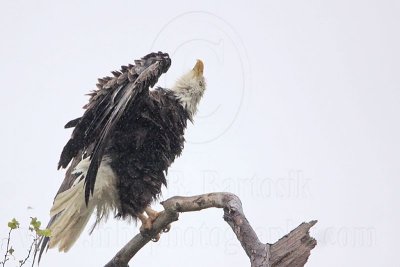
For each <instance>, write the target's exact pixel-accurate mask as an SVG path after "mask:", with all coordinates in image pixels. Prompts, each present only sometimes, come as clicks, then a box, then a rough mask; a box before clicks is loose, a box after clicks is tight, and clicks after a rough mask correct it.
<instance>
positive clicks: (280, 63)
mask: <svg viewBox="0 0 400 267" xmlns="http://www.w3.org/2000/svg"><path fill="white" fill-rule="evenodd" d="M399 14H400V3H399V2H398V1H361V0H360V1H355V0H353V1H343V0H339V1H259V2H258V3H257V2H254V1H243V2H240V3H235V4H234V3H233V2H229V3H228V2H225V3H224V4H222V3H217V1H197V2H196V3H185V4H183V3H182V2H179V3H178V1H165V2H164V3H158V4H156V3H155V2H153V1H150V2H147V3H145V1H140V2H139V1H113V3H111V1H110V2H107V3H106V2H102V1H86V2H85V3H83V1H64V3H61V2H60V1H57V2H56V1H4V0H3V1H1V3H0V25H1V27H0V35H1V41H0V59H1V60H0V78H1V89H0V100H1V105H0V120H1V124H2V126H1V135H0V137H1V138H0V147H1V156H0V168H1V170H2V175H1V178H0V179H1V194H0V203H1V212H0V225H3V226H1V227H0V236H1V237H6V235H7V227H6V223H7V221H9V220H10V219H11V218H13V217H16V218H17V219H19V220H20V221H21V224H22V226H24V227H25V226H27V224H28V219H29V216H37V217H39V219H41V220H42V221H43V223H45V222H47V220H48V216H49V215H48V212H49V209H50V206H51V203H52V199H53V197H54V194H55V193H56V191H57V190H58V187H59V185H60V184H61V181H62V179H63V175H64V172H63V171H57V170H56V164H57V162H58V157H59V154H60V152H61V150H62V147H63V146H64V144H65V143H66V141H67V139H68V137H69V135H70V131H69V130H64V129H63V126H64V124H65V123H66V122H67V121H68V120H70V119H74V118H76V117H78V116H80V115H81V114H82V109H81V107H82V106H83V105H84V104H85V103H86V101H87V97H86V96H84V94H86V93H87V92H88V91H89V90H90V89H94V87H95V83H96V81H97V78H98V77H102V76H105V75H108V74H109V73H110V71H111V70H115V69H118V68H119V66H120V65H122V64H127V63H130V62H132V61H133V59H136V58H140V57H141V56H144V55H145V54H147V53H148V52H151V51H158V50H162V51H164V52H168V53H170V55H171V57H172V60H173V63H172V66H171V68H170V70H169V72H168V73H167V74H166V75H165V76H164V78H162V79H161V80H160V82H159V84H160V85H162V86H170V85H171V84H172V83H173V82H174V80H175V79H176V78H177V77H178V76H179V75H181V74H182V73H183V72H184V71H186V70H187V69H189V68H191V67H192V66H193V64H194V63H195V60H196V59H197V58H201V59H203V60H204V62H205V76H206V78H207V81H208V89H207V91H206V94H205V97H204V99H203V100H202V102H201V105H200V110H199V114H198V116H197V117H196V119H195V124H194V126H193V125H190V126H189V129H188V130H187V133H186V137H187V140H188V142H187V144H186V147H185V150H184V153H183V155H182V157H181V158H179V159H177V160H176V162H175V163H174V164H173V166H172V168H171V169H170V175H169V178H168V180H169V188H168V189H167V190H166V189H164V191H163V192H164V197H168V196H172V195H177V194H180V195H193V194H200V193H205V192H211V191H230V192H233V193H236V194H238V195H239V196H240V197H241V199H242V201H243V205H244V209H245V212H246V215H247V217H248V219H249V221H250V222H251V223H252V225H253V226H254V228H255V229H256V231H257V232H258V233H259V235H260V237H261V239H262V241H264V242H270V243H273V242H275V241H276V240H277V239H278V238H280V237H281V236H282V235H284V234H286V233H287V232H288V231H290V230H291V229H292V228H294V227H296V226H297V225H298V224H300V223H301V222H303V221H309V220H312V219H318V220H319V222H318V224H317V225H316V226H315V227H314V228H313V230H312V235H313V236H314V237H316V238H317V240H318V246H317V247H316V248H315V249H314V250H313V251H312V255H311V257H310V259H309V262H308V264H307V266H398V265H397V264H398V263H396V262H398V261H397V260H395V257H394V255H397V253H398V239H399V238H400V234H399V231H398V229H397V227H398V225H399V224H400V219H399V218H400V217H399V214H398V207H399V206H398V203H399V201H400V197H399V193H398V190H399V189H398V188H399V185H400V183H399V179H398V178H399V173H400V164H399V160H400V157H399V151H400V142H399V136H400V127H399V115H400V113H399V112H400V106H399V101H400V86H399V84H400V75H399V70H400V68H399V67H400V65H399V64H400V63H399V62H400V52H399V47H400V37H399V26H400V16H399ZM28 206H29V207H32V209H28ZM221 217H222V211H221V210H207V211H203V212H197V213H193V214H184V215H182V216H181V219H180V221H179V222H177V223H174V224H173V226H172V230H171V232H170V233H168V234H165V235H163V236H162V238H161V240H160V241H159V242H158V243H154V244H150V245H148V246H146V247H145V248H144V249H143V250H141V251H140V252H139V254H138V255H137V256H136V257H135V258H134V261H133V262H132V265H135V266H144V265H145V264H149V266H156V265H163V266H185V265H188V264H189V265H190V266H248V259H247V256H246V255H245V254H244V252H243V251H242V249H241V247H240V245H239V243H238V241H237V240H236V239H235V237H234V235H233V233H232V232H231V230H230V228H229V227H228V225H227V224H226V223H225V222H224V221H223V220H222V219H221ZM137 232H138V229H137V227H135V226H134V225H133V224H128V223H126V222H123V221H117V220H114V219H110V220H109V221H108V222H107V223H106V224H102V225H101V226H100V227H99V228H98V229H96V230H95V231H94V233H93V234H92V235H91V236H89V235H88V231H87V230H85V231H84V233H83V234H82V236H81V237H80V239H79V240H78V242H77V243H76V244H75V246H74V247H73V248H72V250H71V251H70V252H68V253H67V254H64V253H58V252H57V251H55V250H52V251H49V252H48V253H47V254H46V255H45V256H44V258H43V261H42V265H41V266H43V267H46V266H103V265H104V264H105V263H106V262H108V260H109V259H110V258H111V257H112V256H113V255H114V254H115V253H116V251H117V250H118V249H119V248H120V247H121V246H123V245H124V244H125V243H126V242H127V241H128V240H129V239H130V238H131V237H133V235H134V234H135V233H137ZM13 241H14V242H15V244H14V246H15V247H16V250H17V251H16V253H17V255H20V257H19V258H22V256H23V255H25V253H24V249H25V248H26V247H28V243H27V238H26V233H25V230H23V229H21V230H19V231H17V232H15V236H14V238H13ZM3 250H4V245H3ZM3 250H1V251H3ZM9 266H14V265H12V264H9Z"/></svg>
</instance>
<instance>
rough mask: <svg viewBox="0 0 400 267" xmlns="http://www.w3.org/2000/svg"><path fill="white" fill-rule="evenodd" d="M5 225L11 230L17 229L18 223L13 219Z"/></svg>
mask: <svg viewBox="0 0 400 267" xmlns="http://www.w3.org/2000/svg"><path fill="white" fill-rule="evenodd" d="M7 225H8V227H9V228H10V229H12V230H13V229H17V228H18V227H19V222H18V221H17V220H16V219H15V218H13V219H12V220H11V221H10V222H8V224H7Z"/></svg>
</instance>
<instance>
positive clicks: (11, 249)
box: [8, 247, 15, 255]
mask: <svg viewBox="0 0 400 267" xmlns="http://www.w3.org/2000/svg"><path fill="white" fill-rule="evenodd" d="M14 251H15V250H14V249H13V248H12V247H11V248H10V249H9V250H8V253H9V254H10V255H12V254H13V253H14Z"/></svg>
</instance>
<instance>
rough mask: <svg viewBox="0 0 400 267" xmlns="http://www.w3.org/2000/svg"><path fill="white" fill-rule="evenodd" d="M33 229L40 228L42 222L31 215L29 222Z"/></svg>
mask: <svg viewBox="0 0 400 267" xmlns="http://www.w3.org/2000/svg"><path fill="white" fill-rule="evenodd" d="M30 224H31V225H32V227H33V229H34V230H35V231H38V230H39V228H40V225H41V224H42V223H41V222H40V221H38V219H37V218H36V217H31V223H30Z"/></svg>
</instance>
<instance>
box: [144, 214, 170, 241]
mask: <svg viewBox="0 0 400 267" xmlns="http://www.w3.org/2000/svg"><path fill="white" fill-rule="evenodd" d="M144 213H146V214H147V216H146V215H145V214H144ZM144 213H141V214H139V215H138V218H139V220H140V221H141V222H142V226H141V227H140V233H141V234H142V235H144V236H146V235H149V234H151V232H152V230H153V222H154V221H155V220H156V219H157V217H158V216H159V215H160V212H158V211H155V210H153V209H152V208H150V207H147V208H146V209H145V210H144ZM170 229H171V225H170V224H168V225H167V227H166V228H164V229H163V230H162V232H163V233H167V232H169V230H170ZM160 236H161V233H157V234H156V235H155V236H153V237H152V239H151V240H152V241H153V242H157V241H158V240H159V239H160Z"/></svg>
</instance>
